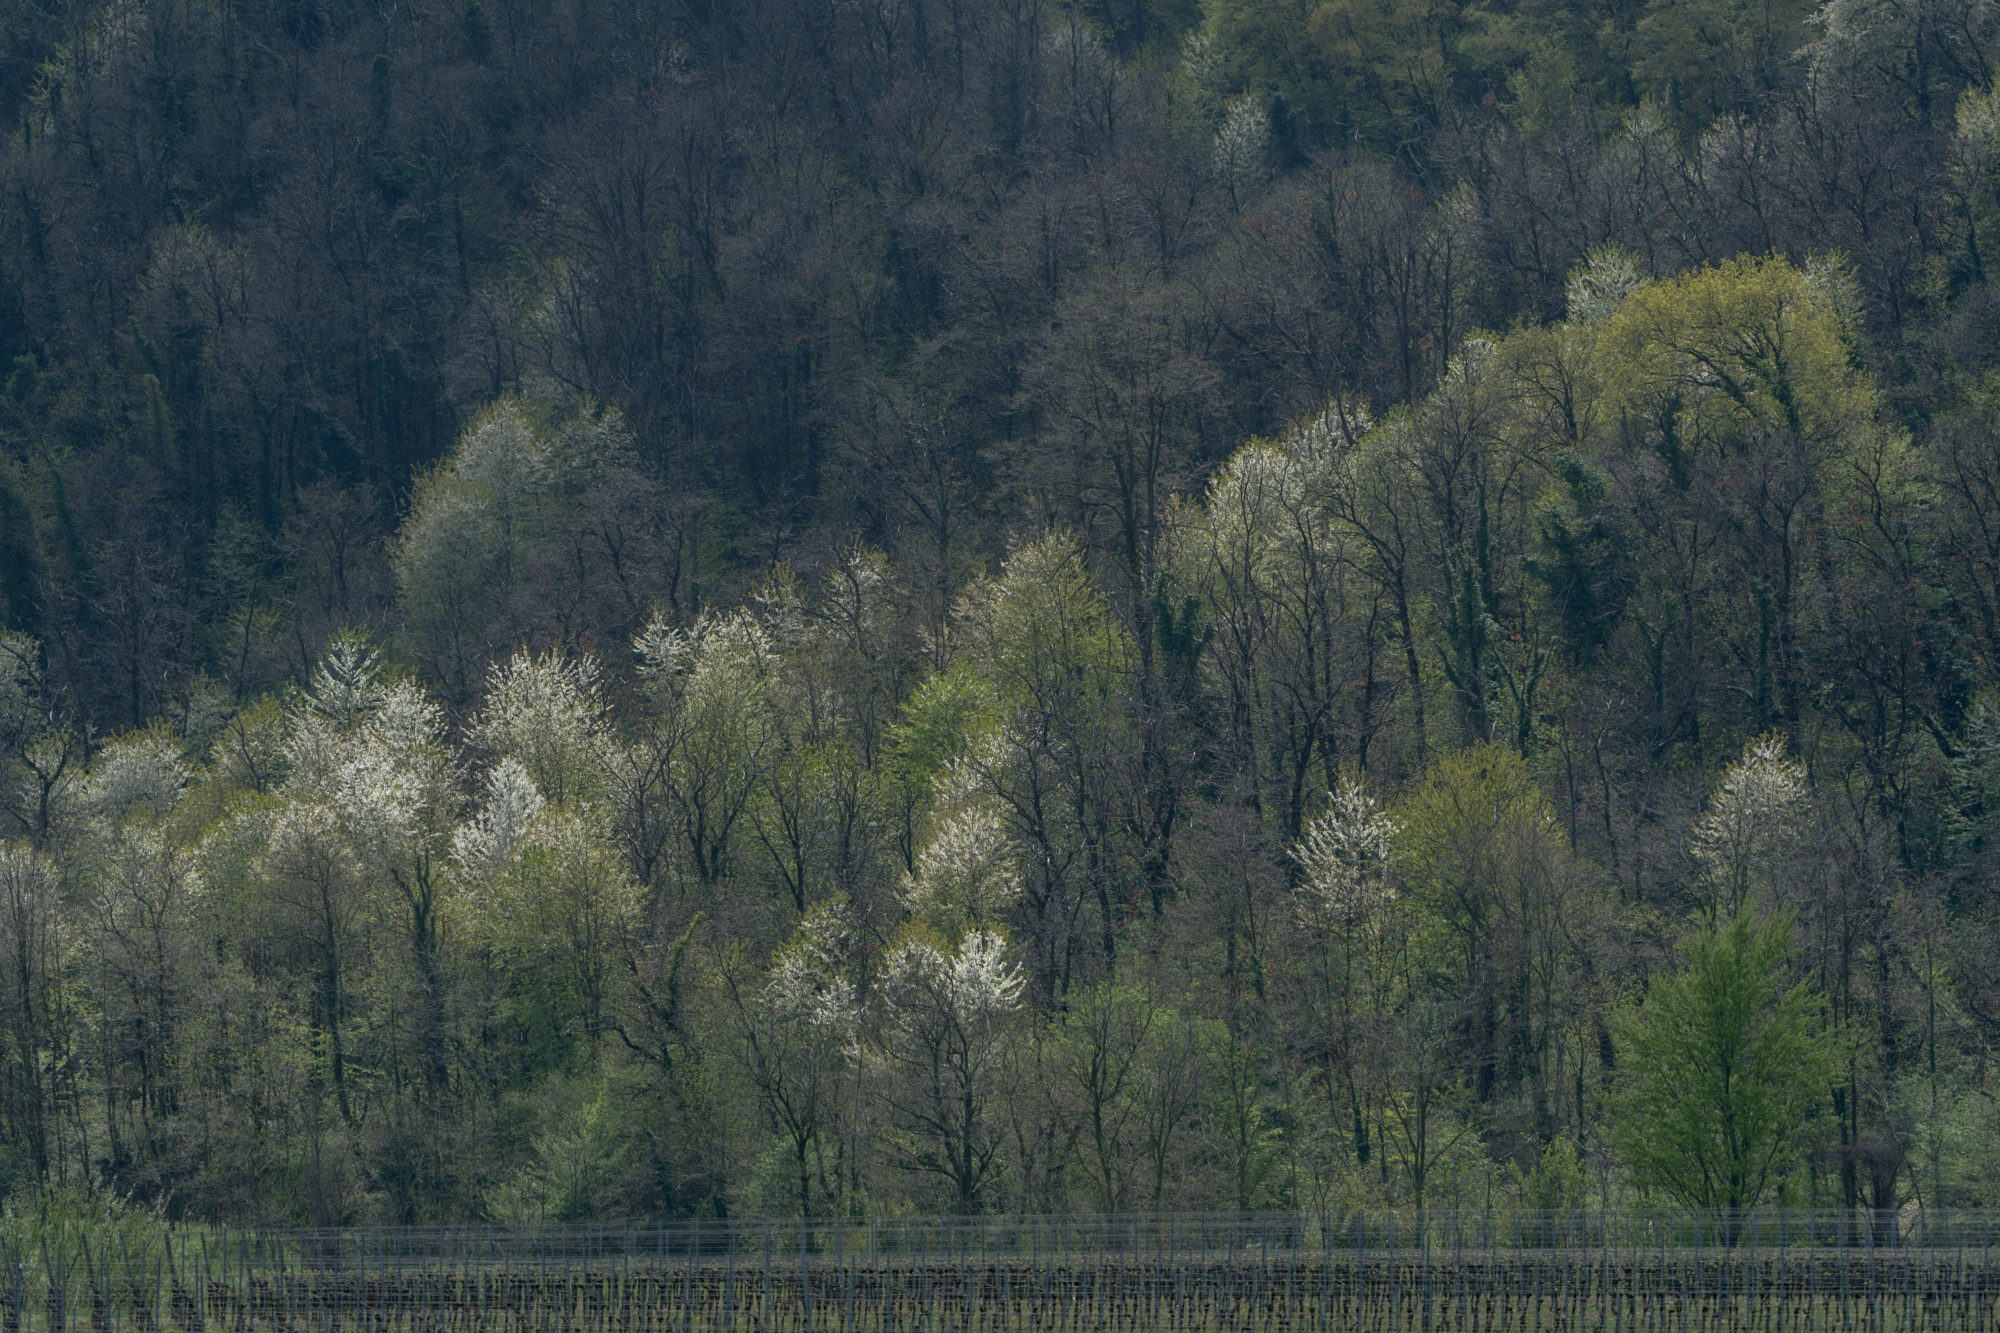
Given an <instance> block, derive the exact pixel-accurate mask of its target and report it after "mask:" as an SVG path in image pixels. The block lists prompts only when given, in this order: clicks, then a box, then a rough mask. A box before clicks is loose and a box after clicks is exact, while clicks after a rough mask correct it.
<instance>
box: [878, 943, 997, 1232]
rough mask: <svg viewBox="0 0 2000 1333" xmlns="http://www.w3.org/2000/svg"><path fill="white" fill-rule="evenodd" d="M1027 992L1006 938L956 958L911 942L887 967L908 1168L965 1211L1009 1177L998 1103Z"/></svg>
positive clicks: (887, 1044)
mask: <svg viewBox="0 0 2000 1333" xmlns="http://www.w3.org/2000/svg"><path fill="white" fill-rule="evenodd" d="M1021 991H1022V978H1021V972H1020V969H1019V968H1017V967H1016V966H1015V965H1014V964H1013V963H1012V962H1010V961H1009V960H1008V958H1007V942H1006V939H1005V937H1004V936H1002V935H1001V934H999V933H998V932H997V931H992V930H979V929H975V930H971V931H968V932H967V933H966V935H965V938H964V939H962V940H961V941H959V943H958V945H957V947H956V948H949V949H948V948H946V947H944V946H942V945H940V944H939V943H937V942H935V941H933V940H930V939H925V938H920V937H919V938H912V939H907V940H905V941H904V942H903V943H901V944H899V945H897V946H896V948H895V949H894V950H892V951H891V952H890V954H889V956H888V958H887V959H886V960H885V961H884V965H883V969H882V979H881V994H882V999H883V1013H882V1018H881V1022H880V1024H879V1026H878V1032H877V1039H876V1045H877V1049H878V1050H879V1051H880V1053H881V1055H882V1057H883V1059H884V1061H885V1063H886V1064H887V1066H888V1069H887V1078H886V1079H885V1080H884V1091H883V1097H884V1100H885V1101H886V1103H887V1105H888V1107H889V1109H890V1111H891V1112H892V1113H893V1115H894V1116H895V1120H896V1127H897V1130H898V1133H897V1135H896V1138H895V1146H896V1148H897V1149H898V1150H899V1154H900V1156H901V1157H902V1159H903V1162H904V1164H905V1165H906V1166H908V1167H909V1168H911V1169H912V1170H915V1171H918V1172H920V1173H924V1174H927V1175H930V1176H933V1177H936V1178H938V1179H939V1180H940V1181H941V1182H942V1183H943V1184H944V1185H945V1186H946V1188H947V1189H948V1190H949V1192H950V1197H951V1206H952V1208H953V1210H954V1211H957V1212H961V1213H972V1212H977V1211H978V1210H979V1208H980V1206H981V1204H982V1203H983V1201H984V1195H985V1191H986V1189H987V1186H988V1185H989V1184H990V1183H991V1181H992V1179H993V1177H994V1175H995V1174H996V1173H997V1171H998V1168H999V1159H1000V1153H1001V1149H1002V1146H1003V1140H1002V1135H1001V1134H1000V1132H999V1126H998V1125H997V1123H996V1120H995V1117H994V1114H993V1103H994V1101H995V1099H996V1097H997V1096H998V1094H999V1087H998V1081H999V1080H998V1076H999V1074H1000V1071H1001V1069H1002V1065H1003V1057H1004V1055H1005V1051H1006V1047H1007V1043H1008V1040H1009V1037H1010V1035H1011V1027H1012V1020H1013V1017H1014V1014H1015V1012H1016V1011H1017V1010H1018V1009H1019V1008H1020V1005H1021Z"/></svg>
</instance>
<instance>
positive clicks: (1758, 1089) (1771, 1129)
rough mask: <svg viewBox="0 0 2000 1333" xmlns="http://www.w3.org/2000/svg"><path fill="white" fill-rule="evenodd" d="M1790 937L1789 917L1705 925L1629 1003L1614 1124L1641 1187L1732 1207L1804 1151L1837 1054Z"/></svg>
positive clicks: (1776, 1180)
mask: <svg viewBox="0 0 2000 1333" xmlns="http://www.w3.org/2000/svg"><path fill="white" fill-rule="evenodd" d="M1790 945H1791V931H1790V928H1789V926H1788V925H1787V924H1786V923H1785V921H1784V919H1783V918H1781V917H1776V916H1771V917H1766V918H1764V919H1762V920H1760V919H1759V918H1758V917H1757V916H1756V915H1755V914H1753V913H1751V912H1747V911H1746V912H1738V913H1736V914H1735V915H1734V916H1732V917H1730V918H1728V919H1727V920H1721V921H1716V922H1714V923H1712V924H1708V925H1704V926H1702V927H1701V928H1700V929H1698V930H1697V931H1696V933H1695V935H1694V936H1693V938H1692V939H1690V940H1689V941H1688V942H1687V945H1686V947H1685V948H1684V950H1683V954H1684V959H1685V961H1684V963H1683V965H1682V967H1681V969H1680V970H1679V971H1678V972H1675V973H1673V974H1672V975H1670V976H1667V977H1664V978H1662V979H1660V980H1658V981H1656V982H1655V983H1654V984H1653V986H1652V988H1651V991H1650V992H1649V993H1648V995H1647V996H1646V1000H1645V1003H1644V1005H1643V1006H1641V1007H1640V1008H1639V1009H1637V1010H1636V1011H1633V1012H1630V1013H1627V1014H1626V1015H1625V1016H1624V1018H1623V1021H1622V1023H1621V1025H1620V1035H1621V1037H1622V1039H1623V1040H1622V1043H1621V1045H1622V1047H1623V1049H1622V1050H1621V1052H1620V1065H1621V1067H1622V1072H1621V1074H1620V1077H1619V1084H1618V1089H1617V1093H1616V1097H1615V1102H1614V1105H1615V1106H1616V1109H1617V1113H1618V1118H1617V1119H1616V1120H1614V1121H1613V1123H1612V1136H1613V1142H1614V1144H1615V1145H1616V1147H1617V1151H1618V1154H1619V1157H1620V1158H1621V1160H1623V1162H1624V1163H1625V1166H1626V1168H1627V1169H1628V1170H1629V1171H1631V1173H1632V1176H1633V1179H1634V1180H1635V1182H1636V1183H1637V1184H1638V1185H1639V1187H1640V1188H1641V1189H1644V1190H1648V1191H1654V1192H1657V1193H1660V1194H1663V1195H1665V1196H1666V1197H1668V1198H1670V1199H1672V1200H1673V1201H1674V1202H1676V1203H1678V1204H1681V1205H1682V1206H1684V1207H1688V1208H1709V1209H1726V1210H1728V1212H1729V1213H1731V1214H1732V1215H1733V1214H1736V1213H1740V1212H1742V1211H1743V1210H1745V1209H1749V1208H1755V1207H1757V1206H1758V1205H1759V1204H1761V1203H1764V1202H1765V1201H1766V1200H1767V1199H1769V1198H1770V1197H1771V1196H1772V1195H1773V1194H1776V1193H1779V1192H1781V1191H1782V1190H1783V1188H1784V1186H1785V1185H1786V1183H1787V1181H1788V1178H1789V1177H1790V1175H1791V1173H1792V1172H1793V1171H1794V1170H1795V1169H1797V1167H1798V1166H1799V1165H1800V1163H1801V1162H1803V1160H1804V1158H1805V1153H1806V1151H1807V1150H1808V1149H1809V1148H1810V1147H1811V1146H1812V1144H1813V1142H1814V1139H1815V1136H1816V1134H1817V1132H1818V1129H1819V1121H1820V1116H1821V1114H1822V1112H1823V1110H1824V1106H1825V1102H1826V1099H1827V1097H1828V1094H1829V1090H1830V1089H1831V1087H1832V1085H1833V1083H1834V1081H1835V1080H1836V1079H1837V1078H1838V1077H1839V1072H1840V1059H1839V1051H1838V1048H1837V1046H1836V1044H1835V1042H1834V1040H1833V1038H1832V1037H1831V1036H1830V1035H1829V1034H1828V1033H1827V1031H1826V1030H1825V1028H1824V1026H1823V1024H1822V1020H1821V1017H1820V1014H1819V1003H1818V999H1817V997H1816V996H1815V995H1814V993H1813V990H1812V987H1811V985H1810V983H1809V982H1807V981H1803V980H1801V981H1797V982H1793V983H1791V984H1790V985H1787V984H1786V983H1785V981H1784V978H1783V969H1784V966H1785V958H1786V953H1787V951H1788V950H1789V948H1790Z"/></svg>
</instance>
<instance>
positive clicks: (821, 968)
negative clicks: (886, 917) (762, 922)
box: [764, 903, 861, 1041]
mask: <svg viewBox="0 0 2000 1333" xmlns="http://www.w3.org/2000/svg"><path fill="white" fill-rule="evenodd" d="M852 934H853V922H852V920H851V917H850V914H849V913H848V911H847V909H846V908H845V907H844V906H842V905H840V904H838V903H820V904H818V905H816V906H815V907H814V908H813V909H812V910H811V911H809V912H807V913H806V915H805V917H804V918H803V919H802V920H801V921H800V922H799V928H798V930H797V932H796V933H795V934H794V935H793V937H792V940H791V942H790V943H789V944H787V945H786V946H785V947H784V948H783V949H782V950H780V951H779V953H778V956H777V958H776V959H775V960H774V961H773V963H772V966H771V975H770V979H769V980H768V981H767V982H766V983H765V985H764V1003H765V1005H766V1007H767V1008H768V1009H769V1010H770V1012H771V1014H772V1015H773V1016H774V1017H776V1018H777V1019H779V1020H780V1021H781V1022H791V1023H800V1024H804V1025H805V1026H807V1027H810V1028H812V1029H814V1030H816V1031H818V1032H821V1033H823V1034H826V1035H828V1036H833V1037H837V1038H839V1039H841V1040H843V1041H844V1040H849V1039H851V1038H852V1037H853V1035H854V1033H855V1031H856V1028H857V1025H858V1024H859V1022H860V1019H861V1001H860V998H859V996H858V995H857V994H856V993H855V989H854V982H853V981H852V980H850V979H849V977H848V975H847V952H848V944H849V940H850V938H851V936H852Z"/></svg>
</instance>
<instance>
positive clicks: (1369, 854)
mask: <svg viewBox="0 0 2000 1333" xmlns="http://www.w3.org/2000/svg"><path fill="white" fill-rule="evenodd" d="M1395 835H1396V823H1395V821H1394V820H1393V819H1391V818H1390V817H1389V815H1388V814H1387V813H1386V812H1385V811H1383V810H1382V808H1381V807H1380V806H1379V805H1377V804H1376V803H1375V800H1374V798H1373V797H1371V796H1370V795H1369V794H1368V792H1367V790H1366V789H1365V788H1363V787H1362V786H1361V784H1360V783H1359V782H1356V781H1354V780H1353V779H1348V780H1346V781H1343V782H1342V783H1341V784H1340V785H1339V786H1338V787H1336V788H1335V789H1334V791H1333V794H1332V795H1331V796H1330V797H1329V798H1328V800H1327V803H1326V807H1325V808H1324V809H1323V810H1321V811H1320V813H1319V814H1318V815H1316V816H1314V817H1313V818H1312V820H1311V821H1310V822H1308V823H1307V825H1306V827H1305V831H1304V833H1303V835H1302V836H1301V837H1300V839H1299V841H1298V842H1297V844H1295V845H1294V846H1293V848H1292V853H1291V855H1292V861H1293V863H1294V865H1295V866H1296V867H1297V876H1296V879H1295V881H1294V884H1293V891H1292V892H1293V905H1294V907H1295V909H1296V911H1297V914H1298V918H1299V921H1300V923H1301V924H1302V925H1303V926H1304V927H1305V930H1306V937H1307V939H1308V940H1309V942H1310V945H1311V947H1310V950H1309V953H1308V956H1309V957H1310V958H1311V960H1312V964H1313V965H1312V967H1311V968H1310V969H1309V971H1308V976H1309V977H1310V980H1311V982H1312V989H1313V992H1314V993H1313V997H1312V998H1313V1002H1314V1006H1315V1008H1317V1009H1319V1010H1320V1018H1321V1021H1322V1022H1324V1023H1325V1024H1326V1027H1327V1036H1328V1041H1327V1043H1326V1046H1325V1050H1326V1054H1327V1059H1326V1063H1325V1065H1324V1067H1323V1068H1322V1070H1321V1077H1322V1078H1324V1079H1325V1080H1326V1083H1327V1085H1328V1086H1327V1091H1328V1093H1329V1094H1330V1096H1329V1100H1330V1101H1333V1102H1335V1103H1336V1104H1338V1103H1341V1102H1344V1103H1345V1104H1346V1108H1347V1116H1348V1119H1349V1121H1350V1122H1351V1124H1350V1127H1349V1132H1350V1133H1351V1135H1352V1147H1353V1151H1354V1154H1355V1158H1356V1160H1357V1161H1358V1162H1360V1163H1362V1164H1365V1163H1366V1162H1367V1161H1368V1159H1369V1154H1370V1151H1371V1145H1370V1136H1369V1131H1368V1125H1367V1123H1366V1119H1365V1114H1364V1100H1365V1098H1364V1095H1363V1090H1362V1081H1363V1078H1364V1071H1363V1069H1362V1066H1363V1064H1364V1063H1365V1062H1366V1060H1367V1058H1368V1056H1369V1054H1370V1052H1369V1050H1368V1049H1367V1048H1368V1047H1369V1045H1370V1043H1369V1041H1368V1039H1367V1038H1368V1035H1369V1031H1370V1028H1369V1024H1370V1021H1371V1016H1372V1015H1373V1014H1375V1013H1376V1012H1378V1011H1379V1010H1381V1009H1382V1008H1384V1007H1385V1006H1384V1003H1383V1001H1384V996H1383V995H1382V994H1381V991H1382V989H1383V988H1382V986H1381V985H1380V983H1381V981H1382V979H1383V974H1384V973H1385V971H1386V969H1385V968H1384V967H1383V966H1382V964H1383V962H1384V961H1385V957H1386V956H1387V955H1388V954H1391V953H1393V951H1394V950H1395V948H1396V947H1397V943H1398V941H1397V938H1396V934H1397V932H1396V931H1395V930H1394V929H1392V928H1391V922H1390V920H1389V917H1390V914H1391V912H1392V909H1393V908H1394V906H1395V905H1396V890H1395V884H1394V881H1393V880H1392V879H1391V878H1390V873H1389V870H1390V854H1391V852H1392V850H1393V847H1394V840H1395Z"/></svg>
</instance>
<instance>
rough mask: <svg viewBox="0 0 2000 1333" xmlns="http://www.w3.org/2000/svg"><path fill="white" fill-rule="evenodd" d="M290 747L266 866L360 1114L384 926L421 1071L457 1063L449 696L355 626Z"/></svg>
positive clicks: (343, 1082) (330, 1052) (341, 1077)
mask: <svg viewBox="0 0 2000 1333" xmlns="http://www.w3.org/2000/svg"><path fill="white" fill-rule="evenodd" d="M284 757H285V766H286V768H287V769H288V772H287V776H286V777H285V779H284V781H283V782H282V783H281V784H280V785H279V787H278V790H277V793H276V795H277V798H278V801H279V805H278V808H277V811H276V814H275V816H274V817H273V819H272V821H271V825H270V830H271V831H270V838H269V842H268V844H267V847H266V849H265V852H264V855H263V858H262V862H261V866H260V870H261V878H262V879H263V881H264V883H265V885H266V888H267V891H268V893H269V896H270V900H271V902H272V904H273V905H274V906H275V907H276V909H277V910H278V912H279V914H280V916H281V918H283V919H284V920H285V921H287V922H288V923H289V925H290V926H291V927H292V928H293V930H294V932H295V935H296V938H298V939H299V940H300V941H302V942H303V944H304V945H305V947H306V948H307V950H308V951H309V952H310V954H311V955H312V957H313V966H312V971H313V973H314V977H315V981H314V986H313V993H314V997H315V1002H314V1005H313V1014H312V1023H313V1026H314V1028H315V1030H317V1031H318V1032H320V1033H321V1034H322V1035H323V1047H324V1051H325V1057H324V1060H323V1065H324V1070H325V1074H326V1077H327V1079H328V1082H329V1085H330V1086H331V1088H332V1090H333V1092H334V1095H335V1099H336V1102H337V1104H338V1105H339V1107H340V1110H341V1114H342V1115H343V1117H348V1118H351V1117H352V1115H353V1113H354V1112H353V1104H352V1100H351V1098H350V1096H349V1089H348V1079H347V1072H348V1071H347V1053H348V1037H347V1029H348V1025H349V1021H350V1019H351V1018H352V1017H353V1016H354V1009H355V1006H356V1003H357V998H356V996H355V994H354V992H353V988H352V986H351V985H350V980H349V978H350V974H351V973H352V972H353V971H354V970H355V969H356V968H358V967H360V966H362V965H363V964H364V962H366V961H367V960H368V958H369V956H370V954H371V952H372V951H373V949H374V948H375V946H376V944H377V943H378V942H379V941H378V937H379V936H381V935H382V934H383V932H385V931H387V932H389V933H391V934H394V935H400V936H401V938H402V941H403V943H404V945H405V947H406V952H404V953H403V954H402V955H401V958H402V959H403V961H404V963H405V965H406V966H408V967H409V969H410V974H409V975H410V980H411V984H412V985H413V987H414V996H413V1000H414V1003H413V1005H412V1007H411V1008H412V1012H413V1013H414V1014H415V1015H416V1018H415V1021H414V1030H413V1031H411V1032H409V1033H408V1036H409V1038H410V1048H411V1050H410V1053H411V1055H412V1057H413V1058H414V1059H415V1060H416V1061H417V1062H418V1064H419V1069H420V1073H421V1075H422V1077H424V1078H426V1079H427V1080H429V1081H431V1082H432V1083H441V1082H442V1080H443V1078H444V1076H445V1070H444V1065H443V1035H442V1004H443V988H444V979H443V975H442V963H441V959H440V957H439V949H440V938H439V909H440V906H441V893H442V890H443V882H442V878H441V874H440V872H441V871H442V870H443V868H444V866H445V865H446V863H447V859H448V857H449V853H450V850H451V844H452V836H453V832H454V830H455V827H456V822H457V820H456V817H457V813H458V805H459V797H458V767H457V763H456V760H455V758H454V756H453V755H452V753H451V751H450V749H449V747H448V746H447V745H446V743H445V733H444V717H443V714H442V712H441V711H440V710H439V709H438V707H437V705H436V704H434V703H433V702H432V701H431V700H430V698H429V697H428V696H427V695H426V694H425V693H424V691H423V690H422V689H421V688H420V687H418V686H417V685H415V684H414V683H412V682H409V681H395V682H389V681H386V680H384V679H383V677H382V673H381V669H380V663H379V659H378V658H377V656H376V655H375V654H374V653H373V652H372V651H370V650H369V649H368V648H367V647H366V645H365V644H363V643H361V642H360V641H359V640H357V639H353V638H342V639H340V640H336V642H335V643H334V644H333V646H332V647H331V648H330V649H329V651H328V654H327V657H326V659H325V660H324V661H323V662H322V663H321V664H320V667H319V668H318V670H317V671H316V672H315V673H314V678H313V682H312V685H311V687H310V688H309V689H307V690H306V691H305V692H304V694H303V695H302V696H301V697H300V698H299V700H298V701H297V704H296V706H295V707H294V708H293V709H292V713H291V718H290V727H289V731H288V733H287V735H286V737H285V742H284Z"/></svg>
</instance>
